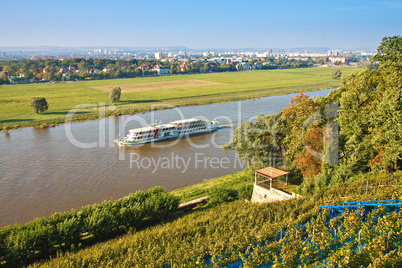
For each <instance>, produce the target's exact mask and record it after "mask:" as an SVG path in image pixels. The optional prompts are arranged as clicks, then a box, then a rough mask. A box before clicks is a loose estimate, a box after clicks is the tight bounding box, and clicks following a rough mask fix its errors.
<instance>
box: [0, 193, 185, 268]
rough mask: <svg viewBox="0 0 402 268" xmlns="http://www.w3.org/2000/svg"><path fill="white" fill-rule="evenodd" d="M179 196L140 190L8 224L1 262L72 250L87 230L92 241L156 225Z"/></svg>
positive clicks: (0, 241) (0, 233) (0, 237)
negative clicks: (69, 209) (31, 219)
mask: <svg viewBox="0 0 402 268" xmlns="http://www.w3.org/2000/svg"><path fill="white" fill-rule="evenodd" d="M178 206H179V198H178V197H176V196H173V195H172V194H170V193H168V192H166V190H165V189H164V188H162V187H155V188H152V189H150V190H148V191H146V192H143V191H138V192H136V193H133V194H130V195H129V196H126V197H123V198H121V199H119V200H116V201H104V202H102V203H100V204H94V205H88V206H85V207H83V208H82V209H81V210H80V211H77V210H71V211H69V212H64V213H56V214H53V215H52V216H50V217H44V218H39V219H36V220H34V221H31V222H29V223H27V224H25V225H15V226H6V227H4V228H3V229H1V230H0V261H1V262H3V261H6V265H7V266H10V267H11V266H21V265H22V264H27V263H29V262H33V261H36V260H38V259H40V258H46V257H48V256H50V255H52V254H55V253H56V249H57V248H60V249H64V250H68V249H70V248H72V247H74V245H77V246H78V244H79V243H80V242H82V241H81V238H80V236H81V235H82V234H84V233H88V234H90V235H92V238H91V241H92V242H100V241H103V240H104V239H106V238H111V237H113V236H115V235H117V234H119V233H121V232H122V230H126V231H127V230H129V229H130V228H133V229H138V228H141V227H144V226H145V225H146V224H153V223H156V222H158V221H160V220H161V219H164V218H165V217H166V216H167V215H168V214H169V213H172V212H175V211H176V210H177V208H178Z"/></svg>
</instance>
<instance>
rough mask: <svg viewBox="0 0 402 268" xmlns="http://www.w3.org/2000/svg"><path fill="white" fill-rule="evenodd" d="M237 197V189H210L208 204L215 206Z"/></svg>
mask: <svg viewBox="0 0 402 268" xmlns="http://www.w3.org/2000/svg"><path fill="white" fill-rule="evenodd" d="M237 198H238V195H237V191H235V190H232V189H221V188H218V189H215V190H213V191H211V193H210V195H209V199H208V204H209V205H210V206H216V205H220V204H223V203H228V202H232V201H235V200H236V199H237Z"/></svg>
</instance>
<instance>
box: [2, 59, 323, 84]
mask: <svg viewBox="0 0 402 268" xmlns="http://www.w3.org/2000/svg"><path fill="white" fill-rule="evenodd" d="M256 63H260V64H256ZM314 63H316V62H315V61H313V60H308V61H302V60H295V59H275V58H273V57H270V58H267V59H264V60H251V61H249V62H247V64H248V65H247V68H246V69H262V70H264V69H289V68H305V67H311V66H313V64H314ZM156 65H160V66H164V67H166V68H168V69H169V74H170V75H174V74H196V73H208V72H229V71H237V70H244V68H242V66H241V64H240V66H239V63H232V62H230V60H229V61H228V62H223V63H218V62H209V61H207V60H206V59H198V60H191V59H190V58H188V59H187V60H185V61H181V62H179V61H171V62H169V61H163V62H162V61H160V60H137V59H131V60H113V59H93V58H88V59H85V58H72V59H36V60H10V61H0V84H7V83H10V77H13V81H14V82H42V81H55V82H59V81H76V80H84V79H112V78H132V77H142V76H154V75H156V74H157V72H156V71H155V70H154V67H155V66H156Z"/></svg>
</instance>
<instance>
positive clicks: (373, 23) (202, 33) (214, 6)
mask: <svg viewBox="0 0 402 268" xmlns="http://www.w3.org/2000/svg"><path fill="white" fill-rule="evenodd" d="M0 8H1V10H0V14H1V29H2V32H3V33H2V34H1V37H0V46H40V45H46V46H127V47H140V46H154V47H161V46H187V47H190V48H246V47H247V48H251V47H252V48H260V47H261V48H292V47H350V48H355V47H373V48H375V47H377V46H378V45H379V44H380V42H381V39H382V38H383V37H384V36H393V35H401V31H402V1H369V0H366V1H343V0H340V1H339V0H338V1H325V0H324V1H323V0H321V1H286V0H283V1H269V0H265V1H258V0H249V1H238V0H231V1H226V0H215V1H210V0H203V1H188V0H187V1H175V0H164V1H158V0H154V1H136V0H131V1H121V0H116V1H110V0H109V1H104V0H98V1H92V0H81V1H77V0H71V1H54V0H53V1H50V0H42V1H40V0H39V1H32V0H30V1H27V0H21V1H18V2H14V1H6V0H0Z"/></svg>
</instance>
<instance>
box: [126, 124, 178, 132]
mask: <svg viewBox="0 0 402 268" xmlns="http://www.w3.org/2000/svg"><path fill="white" fill-rule="evenodd" d="M169 127H175V125H173V124H172V123H169V124H164V125H155V124H154V125H148V126H146V127H140V128H133V129H130V130H129V132H143V131H149V130H155V129H157V128H169Z"/></svg>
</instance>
